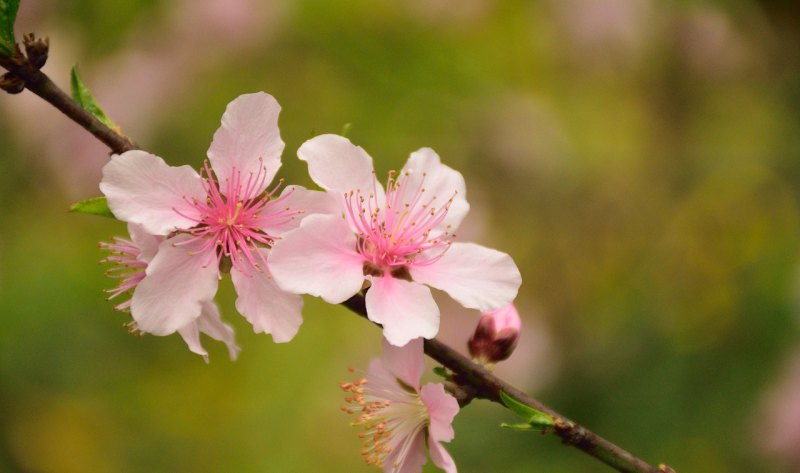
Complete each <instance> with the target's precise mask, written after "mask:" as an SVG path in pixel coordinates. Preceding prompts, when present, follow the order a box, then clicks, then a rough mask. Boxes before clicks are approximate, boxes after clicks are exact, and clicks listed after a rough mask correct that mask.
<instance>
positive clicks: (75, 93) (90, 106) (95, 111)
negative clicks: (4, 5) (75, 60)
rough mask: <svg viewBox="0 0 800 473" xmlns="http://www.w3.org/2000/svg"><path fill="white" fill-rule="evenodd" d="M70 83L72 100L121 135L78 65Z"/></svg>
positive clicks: (71, 75)
mask: <svg viewBox="0 0 800 473" xmlns="http://www.w3.org/2000/svg"><path fill="white" fill-rule="evenodd" d="M0 1H2V0H0ZM69 83H70V89H71V91H72V99H73V100H75V101H76V102H78V104H79V105H80V106H81V108H83V109H84V110H86V111H87V112H89V113H91V114H92V115H93V116H94V117H95V118H97V119H98V120H100V122H102V123H103V124H104V125H105V126H107V127H109V128H111V129H112V130H114V131H116V132H117V133H119V127H118V126H117V125H116V124H115V123H114V122H113V121H111V119H110V118H108V116H107V115H106V112H104V111H103V109H102V108H100V105H99V104H98V103H97V101H96V100H95V99H94V97H93V96H92V93H91V92H90V91H89V88H88V87H86V84H84V83H83V81H82V80H81V76H80V75H79V74H78V66H77V65H75V66H72V73H71V74H70V80H69Z"/></svg>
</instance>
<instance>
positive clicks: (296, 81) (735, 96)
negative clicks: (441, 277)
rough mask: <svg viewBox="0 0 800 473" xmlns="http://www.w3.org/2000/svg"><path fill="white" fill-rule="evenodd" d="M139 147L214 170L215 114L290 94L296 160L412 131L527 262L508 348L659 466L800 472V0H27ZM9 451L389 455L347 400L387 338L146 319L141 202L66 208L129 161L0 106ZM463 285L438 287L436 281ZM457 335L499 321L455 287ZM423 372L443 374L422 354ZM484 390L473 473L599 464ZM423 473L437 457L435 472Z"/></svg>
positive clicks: (100, 465)
mask: <svg viewBox="0 0 800 473" xmlns="http://www.w3.org/2000/svg"><path fill="white" fill-rule="evenodd" d="M19 15H20V17H19V21H18V25H17V37H18V38H21V35H22V33H25V32H29V31H35V32H36V33H37V34H40V35H47V36H49V37H50V40H51V52H50V60H49V62H48V64H47V66H46V67H45V71H46V72H48V73H49V74H50V75H51V77H52V78H53V79H54V80H55V81H56V82H57V83H59V84H61V85H62V86H63V87H65V88H66V87H68V77H69V76H68V71H69V68H70V67H71V65H72V64H73V63H76V62H77V63H78V64H79V65H80V66H81V72H82V76H83V79H84V80H85V82H86V83H87V84H88V85H89V86H90V88H91V89H92V90H93V91H94V93H95V96H96V97H97V98H98V100H99V101H100V103H101V104H102V105H103V106H104V107H105V109H106V112H107V113H108V114H109V115H110V116H111V117H112V118H113V119H114V120H115V121H116V122H117V123H119V124H120V125H121V126H122V128H123V130H124V131H125V132H126V133H127V134H129V135H130V136H132V137H134V138H135V139H136V140H137V141H138V143H139V144H140V145H142V146H143V147H144V148H145V149H147V150H149V151H151V152H153V153H156V154H158V155H160V156H163V157H164V158H165V159H166V160H167V161H168V162H170V163H172V164H191V165H193V166H198V165H199V164H200V163H201V162H202V160H203V158H204V156H205V151H206V149H207V147H208V145H209V143H210V141H211V136H212V134H213V132H214V130H215V129H216V128H217V127H218V126H219V119H220V117H221V115H222V112H223V110H224V108H225V105H226V104H227V103H228V102H229V101H230V100H232V99H233V98H235V97H236V96H238V95H239V94H241V93H245V92H253V91H258V90H264V91H267V92H269V93H271V94H273V95H274V96H275V97H276V98H277V100H278V101H279V102H280V103H281V105H282V106H283V112H282V114H281V118H280V125H281V134H282V136H283V139H284V140H285V141H286V143H287V146H286V150H285V152H284V165H283V168H282V170H281V172H280V175H281V176H282V177H284V178H286V179H287V180H288V181H289V182H292V183H300V184H305V185H312V183H311V181H310V180H309V178H308V176H307V172H306V167H305V165H304V163H302V162H300V161H298V160H297V159H296V157H295V152H296V150H297V148H298V147H299V146H300V144H301V143H302V142H303V141H304V140H305V139H307V138H309V137H310V136H312V135H313V134H315V133H324V132H333V133H339V132H341V130H342V129H343V127H344V126H345V124H346V123H350V124H351V127H350V131H349V137H350V138H351V139H352V140H353V141H354V142H355V143H356V144H359V145H361V146H363V147H364V148H365V149H366V150H367V151H368V152H369V153H370V154H371V155H372V156H373V157H374V158H375V160H376V166H377V169H378V171H379V173H384V172H386V171H388V170H390V169H399V168H400V167H401V166H402V165H403V163H404V162H405V159H406V157H407V156H408V154H409V153H410V152H411V151H413V150H416V149H418V148H420V147H423V146H430V147H432V148H434V149H435V150H437V151H438V152H439V154H440V155H441V156H442V158H443V160H444V161H445V162H446V163H447V164H449V165H450V166H452V167H454V168H456V169H458V170H460V171H461V172H462V173H463V174H464V176H465V178H466V181H467V189H468V199H469V200H470V202H471V204H472V209H473V210H472V212H471V214H470V215H469V216H468V217H467V219H466V222H465V224H464V228H463V229H462V230H461V231H460V232H459V237H460V239H462V240H464V241H467V240H474V241H477V242H479V243H482V244H485V245H488V246H491V247H495V248H498V249H501V250H503V251H507V252H509V253H510V254H511V255H512V256H513V257H514V258H515V260H516V262H517V264H518V265H519V267H520V270H521V271H522V275H523V281H524V283H523V286H522V289H521V292H520V296H519V299H518V306H519V308H520V312H521V313H522V315H523V321H524V324H525V331H524V332H523V335H522V338H521V341H520V347H519V349H518V351H517V353H516V354H515V355H514V356H513V357H512V358H511V359H510V360H509V361H508V362H506V363H504V364H503V365H501V366H500V367H499V368H498V370H499V372H500V373H501V375H502V376H504V377H506V378H507V379H508V380H509V381H510V382H512V383H514V384H517V385H519V386H520V387H522V388H525V389H527V390H529V391H530V392H531V393H532V394H534V395H535V396H536V397H538V398H539V399H541V400H542V401H544V402H545V403H547V404H549V405H551V406H552V407H554V408H556V409H557V410H559V411H561V412H563V413H564V414H566V415H567V416H569V417H572V418H573V419H575V420H577V421H578V422H580V423H582V424H584V425H586V426H587V427H589V428H591V429H593V430H595V431H596V432H598V433H600V434H601V435H603V436H605V437H607V438H609V439H610V440H612V441H614V442H616V443H618V444H620V445H622V446H624V447H625V448H627V449H629V450H631V451H632V452H633V453H635V454H637V455H639V456H641V457H643V458H645V459H647V460H648V461H650V462H651V463H655V464H657V463H659V462H665V463H668V464H670V465H671V466H672V467H674V468H675V469H676V470H677V471H678V472H681V473H688V472H702V473H714V472H748V473H750V472H800V337H799V336H798V335H799V332H798V321H800V266H799V264H798V263H800V259H798V251H797V250H798V241H799V240H800V220H798V206H799V204H800V74H798V70H800V69H798V67H799V66H800V47H798V46H800V7H798V4H797V3H796V2H794V1H789V0H785V1H769V2H768V1H766V0H764V1H754V0H736V1H695V0H684V1H679V2H658V1H656V0H543V1H537V2H531V1H519V0H517V1H515V0H507V1H506V0H407V1H405V2H393V1H389V0H360V1H347V2H344V1H342V2H329V1H321V0H306V1H288V0H285V1H275V2H260V1H257V0H173V1H155V0H147V1H142V0H114V1H111V2H109V1H105V0H58V1H44V0H23V1H22V5H21V7H20V13H19ZM0 109H2V112H1V114H0V149H2V157H0V163H2V171H0V199H1V201H2V203H3V218H2V219H0V268H1V269H0V470H1V471H9V472H16V471H26V472H65V473H67V472H89V471H91V472H139V471H148V472H178V471H187V472H221V471H234V472H266V471H282V472H283V471H285V472H303V471H333V472H339V471H347V472H368V471H375V470H372V469H371V468H369V467H367V466H366V465H364V464H363V462H362V461H361V458H360V456H359V454H358V449H359V448H360V441H359V439H358V438H357V431H356V430H355V429H353V428H351V427H349V426H348V423H349V421H350V419H349V418H348V416H346V415H345V414H343V413H342V412H340V410H339V407H340V406H341V405H343V401H342V394H341V392H340V390H339V388H338V384H339V382H340V381H343V380H346V379H349V378H350V377H351V376H352V375H350V374H349V373H348V372H347V371H346V369H347V368H348V367H356V368H359V367H360V368H363V367H366V365H367V363H368V361H369V359H370V358H372V357H374V356H377V355H378V354H379V352H380V332H378V331H377V330H376V329H375V328H373V327H371V326H370V325H369V324H367V323H365V322H364V321H362V320H361V319H359V318H358V317H354V316H353V315H352V314H350V313H348V312H347V310H345V309H343V308H340V307H330V306H327V305H325V304H323V303H322V302H321V301H319V300H316V299H312V298H307V299H306V309H305V323H304V326H303V327H302V328H301V330H300V333H299V335H298V336H297V337H296V339H295V340H294V341H293V342H292V343H290V344H285V345H277V344H274V343H272V341H271V338H270V337H269V336H265V335H258V336H256V335H254V334H253V333H252V330H251V329H250V328H249V327H248V326H247V324H246V323H245V321H244V319H243V318H241V317H240V316H238V315H237V314H236V312H235V309H234V307H233V300H234V299H233V291H232V288H231V284H230V281H229V280H227V279H226V280H224V281H223V283H222V289H221V292H220V296H219V298H218V301H219V304H220V307H221V309H222V312H223V314H224V316H225V317H226V319H227V320H228V322H230V323H231V324H233V325H234V326H235V327H236V331H237V340H238V342H239V345H240V346H241V347H242V349H243V351H242V353H241V355H240V357H239V360H238V361H236V362H231V361H229V360H228V358H227V353H226V350H225V347H224V346H223V345H222V344H220V343H215V342H213V341H210V340H208V339H206V340H205V345H206V348H207V349H209V351H210V353H211V363H210V364H209V365H206V364H205V363H203V360H202V358H200V357H198V356H197V355H194V354H192V353H190V352H189V351H188V350H187V349H186V347H185V345H184V343H183V342H182V340H180V338H179V337H178V336H171V337H153V336H145V337H136V336H131V335H128V334H127V332H126V330H125V328H124V327H123V324H124V323H125V322H127V320H128V319H127V317H126V316H125V315H123V314H120V313H118V312H115V311H113V310H112V306H113V303H111V302H106V301H105V300H104V293H103V292H102V291H103V289H105V288H109V287H111V286H113V285H114V281H112V280H110V279H108V278H106V277H105V276H104V271H105V269H107V268H106V267H105V266H102V265H98V264H97V263H96V262H97V261H98V260H99V259H101V258H102V257H104V256H105V255H104V254H103V253H102V252H101V251H100V249H99V248H98V247H97V242H98V241H107V240H109V239H110V238H111V237H112V236H114V235H123V234H124V232H125V227H124V225H123V224H122V223H120V222H115V221H112V220H109V219H103V218H100V217H91V216H85V215H74V214H69V213H67V211H66V209H67V208H68V206H69V204H70V203H72V202H74V201H76V200H80V199H83V198H87V197H92V196H95V195H98V194H99V191H98V189H97V183H98V181H99V177H100V169H101V167H102V165H103V164H104V163H105V162H106V161H107V160H108V152H107V150H105V149H104V148H103V146H102V145H99V144H97V143H95V142H94V141H93V139H92V138H91V137H90V135H88V133H86V132H85V131H84V130H82V129H80V128H79V127H78V126H77V125H74V124H73V123H71V122H69V121H68V120H67V119H66V118H64V117H62V116H61V115H60V114H58V113H57V112H56V111H55V110H54V109H52V108H50V107H49V106H48V105H47V104H45V103H43V102H42V101H41V100H39V99H38V98H36V97H34V96H33V95H32V94H30V93H29V92H25V93H23V94H22V95H20V96H7V95H4V96H2V97H0ZM441 295H442V294H437V297H438V296H441ZM439 300H440V301H441V306H442V308H443V321H442V332H441V338H443V339H445V340H446V341H448V342H449V343H451V344H453V346H455V347H457V348H458V349H460V350H462V351H465V343H466V339H467V337H468V336H469V334H470V332H471V330H472V328H473V327H474V324H475V323H476V322H477V318H478V314H477V313H474V312H472V311H468V310H465V309H463V308H460V307H458V305H457V304H455V303H452V302H450V301H448V300H447V298H446V297H439ZM430 377H431V378H433V376H430ZM513 420H514V419H513V417H512V415H511V414H510V413H509V412H507V411H505V410H503V409H501V408H499V407H497V406H493V405H489V404H488V403H486V402H475V403H473V404H472V405H470V406H469V407H468V408H466V409H464V410H463V411H462V413H461V414H460V415H459V416H458V417H457V419H456V422H455V428H456V437H455V439H454V441H453V442H452V443H451V444H450V445H449V446H448V448H449V450H450V451H451V452H452V454H453V456H454V458H455V459H456V462H457V464H458V467H459V471H461V472H465V473H470V472H476V473H477V472H523V471H524V472H529V471H530V472H548V473H561V472H564V473H566V472H606V471H610V470H609V469H607V468H606V467H605V466H604V465H602V464H600V463H598V462H596V461H595V460H593V459H591V458H589V457H587V456H586V455H584V454H582V453H580V452H578V451H576V450H574V449H570V448H566V447H563V446H561V445H560V444H559V443H558V442H557V441H556V440H555V439H553V438H550V437H543V436H541V435H537V434H525V433H518V432H511V431H506V430H502V429H500V428H499V427H498V424H499V423H500V422H501V421H513ZM426 471H435V469H433V468H430V469H426Z"/></svg>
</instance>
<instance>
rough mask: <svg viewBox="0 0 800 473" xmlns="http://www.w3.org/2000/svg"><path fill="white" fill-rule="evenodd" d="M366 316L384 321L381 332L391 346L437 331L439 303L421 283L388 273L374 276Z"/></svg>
mask: <svg viewBox="0 0 800 473" xmlns="http://www.w3.org/2000/svg"><path fill="white" fill-rule="evenodd" d="M366 303H367V316H368V317H369V319H370V320H371V321H373V322H376V323H379V324H381V325H383V336H384V337H386V340H387V341H388V342H389V343H391V344H392V345H394V346H398V347H402V346H403V345H405V344H407V343H408V342H410V341H411V340H413V339H415V338H418V337H423V338H433V337H435V336H436V333H437V332H438V331H439V307H438V306H437V305H436V302H434V300H433V296H432V295H431V290H430V289H428V288H427V287H425V286H423V285H422V284H417V283H415V282H409V281H404V280H402V279H397V278H393V277H391V276H384V277H373V278H372V286H371V287H370V288H369V291H367V296H366Z"/></svg>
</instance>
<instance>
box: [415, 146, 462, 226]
mask: <svg viewBox="0 0 800 473" xmlns="http://www.w3.org/2000/svg"><path fill="white" fill-rule="evenodd" d="M400 172H401V175H403V174H405V173H406V172H410V173H411V174H410V175H409V176H408V177H406V178H405V179H407V180H406V181H405V182H406V183H407V184H406V185H405V187H406V189H409V190H416V189H418V188H419V187H420V185H421V184H422V187H424V188H425V194H424V196H425V197H424V199H423V200H424V201H425V202H428V201H429V200H430V199H431V198H432V197H433V196H436V200H434V204H432V205H433V206H434V207H436V208H439V207H440V206H442V205H444V203H445V202H447V201H448V200H449V199H450V198H451V197H453V203H452V204H451V205H450V209H449V210H448V212H447V217H445V219H444V220H443V221H442V223H441V224H439V226H438V227H437V230H440V231H444V230H445V229H447V227H448V225H449V226H450V229H449V230H450V231H451V232H452V231H454V230H455V229H456V228H457V227H458V226H459V225H460V224H461V221H462V220H463V219H464V217H465V216H466V215H467V212H469V203H467V187H466V184H465V183H464V176H462V175H461V173H460V172H458V171H456V170H454V169H452V168H451V167H449V166H446V165H444V164H442V162H441V160H440V159H439V155H438V154H436V152H435V151H433V150H432V149H430V148H422V149H420V150H418V151H415V152H413V153H411V156H410V157H409V158H408V161H407V162H406V165H405V166H403V169H402V171H400ZM423 174H425V176H423ZM423 180H424V184H423Z"/></svg>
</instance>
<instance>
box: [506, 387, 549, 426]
mask: <svg viewBox="0 0 800 473" xmlns="http://www.w3.org/2000/svg"><path fill="white" fill-rule="evenodd" d="M500 399H501V400H502V401H503V404H505V405H506V407H508V408H509V409H510V410H511V411H512V412H514V413H515V414H517V415H518V416H520V417H522V418H523V419H525V422H527V423H526V424H506V423H502V424H500V425H501V427H504V428H506V429H512V430H543V429H549V428H552V427H553V425H555V424H554V422H553V417H552V416H550V415H548V414H545V413H544V412H542V411H540V410H538V409H534V408H533V407H531V406H528V405H527V404H523V403H521V402H519V401H517V400H516V399H514V398H513V397H511V396H509V395H508V394H506V393H505V392H503V391H500Z"/></svg>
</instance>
